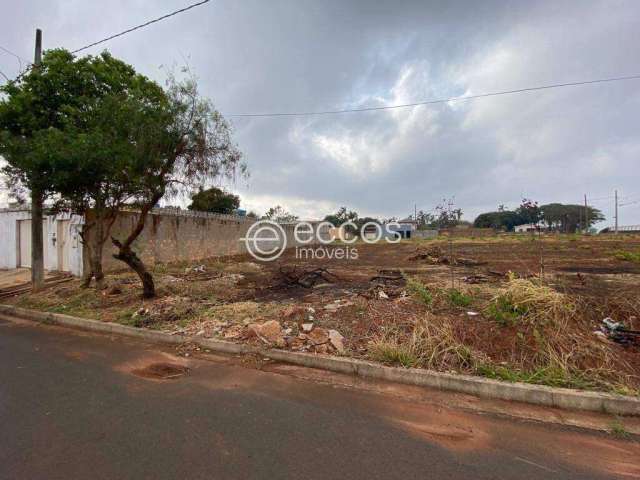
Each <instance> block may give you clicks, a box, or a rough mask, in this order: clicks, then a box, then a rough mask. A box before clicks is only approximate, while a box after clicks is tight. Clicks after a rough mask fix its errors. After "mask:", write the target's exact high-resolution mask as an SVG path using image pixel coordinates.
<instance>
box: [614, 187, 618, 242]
mask: <svg viewBox="0 0 640 480" xmlns="http://www.w3.org/2000/svg"><path fill="white" fill-rule="evenodd" d="M615 199H616V200H615V201H616V213H615V217H616V226H615V229H614V232H615V233H616V235H617V234H618V190H616V191H615Z"/></svg>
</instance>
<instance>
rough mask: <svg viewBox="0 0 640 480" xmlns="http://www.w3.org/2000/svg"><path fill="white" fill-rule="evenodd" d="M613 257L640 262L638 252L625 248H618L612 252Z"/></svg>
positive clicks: (639, 253)
mask: <svg viewBox="0 0 640 480" xmlns="http://www.w3.org/2000/svg"><path fill="white" fill-rule="evenodd" d="M614 257H615V258H617V259H618V260H623V261H625V262H633V263H640V252H629V251H626V250H618V251H616V252H614Z"/></svg>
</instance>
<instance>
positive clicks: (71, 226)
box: [0, 208, 83, 275]
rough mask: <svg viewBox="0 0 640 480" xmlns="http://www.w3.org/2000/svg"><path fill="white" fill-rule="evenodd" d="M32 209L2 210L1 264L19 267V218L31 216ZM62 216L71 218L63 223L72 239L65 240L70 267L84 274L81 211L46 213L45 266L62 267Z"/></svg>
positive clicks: (46, 268)
mask: <svg viewBox="0 0 640 480" xmlns="http://www.w3.org/2000/svg"><path fill="white" fill-rule="evenodd" d="M30 219H31V211H30V210H29V209H28V208H14V209H10V208H7V209H1V210H0V242H2V244H1V245H0V268H16V267H17V266H18V264H19V259H18V233H17V227H18V221H19V220H30ZM58 220H69V221H68V222H65V223H63V224H62V225H64V227H65V229H66V237H67V239H68V241H67V243H66V244H65V254H66V256H67V259H68V265H69V269H68V270H67V271H69V272H71V273H73V274H74V275H81V274H82V253H83V252H82V244H81V242H80V238H79V235H78V232H79V229H80V228H82V217H80V216H78V215H69V214H59V215H57V216H52V215H49V216H45V222H46V227H44V228H45V229H46V231H45V232H44V234H45V235H44V238H43V244H44V248H45V250H46V252H45V255H44V257H45V265H44V268H45V270H58V266H59V264H58V247H57V242H58V233H59V232H58V223H57V222H58Z"/></svg>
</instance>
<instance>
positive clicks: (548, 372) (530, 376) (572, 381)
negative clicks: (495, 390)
mask: <svg viewBox="0 0 640 480" xmlns="http://www.w3.org/2000/svg"><path fill="white" fill-rule="evenodd" d="M477 373H478V374H480V375H482V376H484V377H487V378H493V379H495V380H504V381H507V382H522V383H533V384H537V385H548V386H550V387H561V388H577V389H580V390H587V389H590V388H594V387H595V386H596V385H595V384H594V383H593V382H590V381H589V380H588V379H586V378H584V377H581V376H578V375H572V374H570V373H568V372H567V371H566V370H563V369H562V368H560V367H558V366H553V365H548V366H546V367H540V368H537V369H535V370H532V371H521V370H518V369H515V368H512V367H510V366H506V365H491V364H483V365H480V366H478V368H477Z"/></svg>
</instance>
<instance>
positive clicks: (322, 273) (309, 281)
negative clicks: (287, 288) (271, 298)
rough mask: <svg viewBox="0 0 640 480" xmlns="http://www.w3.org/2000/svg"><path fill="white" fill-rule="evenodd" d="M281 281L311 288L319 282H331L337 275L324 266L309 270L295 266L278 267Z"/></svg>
mask: <svg viewBox="0 0 640 480" xmlns="http://www.w3.org/2000/svg"><path fill="white" fill-rule="evenodd" d="M280 274H281V275H282V277H283V283H284V284H288V285H300V286H302V287H304V288H312V287H314V286H317V285H320V284H332V283H335V282H336V281H337V279H338V278H337V277H336V276H335V275H334V274H333V273H331V272H330V271H329V270H327V269H326V268H314V269H311V270H298V268H297V267H295V266H294V267H293V268H292V269H285V268H283V267H280Z"/></svg>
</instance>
